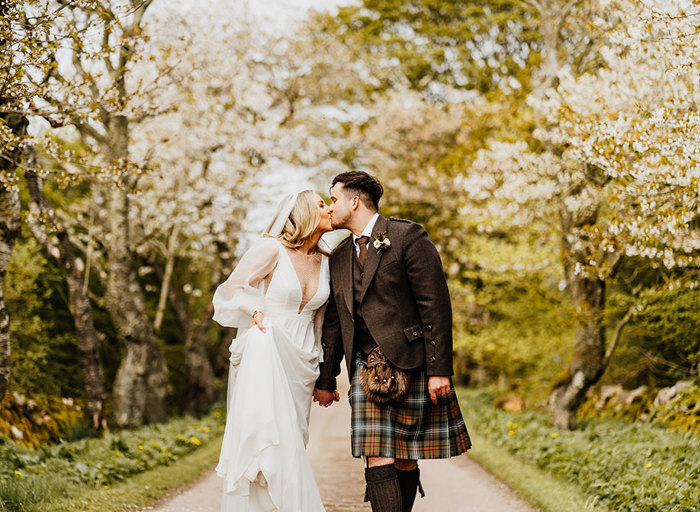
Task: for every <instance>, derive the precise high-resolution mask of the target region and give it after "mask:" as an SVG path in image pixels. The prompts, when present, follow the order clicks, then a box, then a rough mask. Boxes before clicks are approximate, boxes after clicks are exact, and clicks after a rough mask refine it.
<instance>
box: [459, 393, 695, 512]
mask: <svg viewBox="0 0 700 512" xmlns="http://www.w3.org/2000/svg"><path fill="white" fill-rule="evenodd" d="M458 396H459V400H460V403H461V405H462V412H463V413H464V415H465V420H466V422H467V426H468V427H469V429H470V431H471V432H475V433H478V435H479V436H482V437H484V438H485V439H486V440H487V441H488V443H489V444H493V445H495V446H498V447H502V448H505V449H507V450H508V452H509V453H511V454H512V455H513V456H515V457H516V458H517V459H519V460H522V461H525V462H528V463H531V464H533V465H535V466H536V467H537V468H539V469H540V470H543V471H546V472H548V473H549V474H551V475H552V476H554V477H556V478H558V479H561V480H565V481H569V482H575V483H576V485H577V486H579V487H580V488H581V489H582V490H583V491H584V492H585V493H586V494H588V495H589V496H591V497H592V498H594V499H595V500H596V501H598V502H599V503H601V504H602V505H604V506H607V507H609V508H610V509H611V510H626V511H629V512H642V511H645V512H646V511H649V510H667V511H676V512H691V511H695V510H697V504H698V503H700V487H698V485H697V482H698V479H700V451H698V450H697V442H698V439H697V435H696V434H691V433H681V432H672V431H670V430H668V429H666V428H663V427H661V426H659V425H649V424H643V423H627V422H623V421H597V420H586V421H582V422H581V426H580V427H581V428H579V429H578V430H576V431H560V430H557V429H554V428H552V427H550V426H549V424H548V422H547V418H546V415H544V414H542V413H537V412H526V413H520V414H515V413H509V412H505V411H501V410H498V409H495V408H494V407H493V406H492V403H493V401H494V399H495V398H496V394H495V393H493V392H492V391H489V390H483V389H482V390H467V389H460V390H458Z"/></svg>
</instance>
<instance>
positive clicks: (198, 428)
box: [194, 425, 202, 430]
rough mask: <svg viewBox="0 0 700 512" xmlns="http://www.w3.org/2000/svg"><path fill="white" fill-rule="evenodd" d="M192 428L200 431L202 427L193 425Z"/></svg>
mask: <svg viewBox="0 0 700 512" xmlns="http://www.w3.org/2000/svg"><path fill="white" fill-rule="evenodd" d="M194 428H195V429H197V430H202V426H201V425H195V426H194Z"/></svg>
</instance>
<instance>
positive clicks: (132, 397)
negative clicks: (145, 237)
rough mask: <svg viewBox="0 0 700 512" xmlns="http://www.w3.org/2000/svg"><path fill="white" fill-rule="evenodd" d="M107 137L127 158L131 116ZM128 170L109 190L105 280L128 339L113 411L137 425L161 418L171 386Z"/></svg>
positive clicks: (114, 154)
mask: <svg viewBox="0 0 700 512" xmlns="http://www.w3.org/2000/svg"><path fill="white" fill-rule="evenodd" d="M106 127H107V133H108V134H109V137H108V143H107V145H106V146H105V147H104V148H103V151H104V154H105V155H106V156H107V157H108V160H109V161H110V163H113V164H119V163H120V162H123V161H124V160H125V159H127V158H128V154H129V151H128V147H129V122H128V120H127V118H126V117H124V116H122V115H117V116H114V117H112V118H110V119H109V121H108V122H107V124H106ZM131 187H132V183H131V181H130V179H129V173H128V172H127V171H123V175H122V180H121V183H120V185H119V186H112V187H111V188H109V190H106V191H105V194H104V197H105V198H106V207H107V228H108V229H107V232H108V233H109V235H108V236H107V237H106V240H105V252H106V255H107V283H106V284H107V286H106V288H107V289H106V294H105V307H106V308H107V310H108V311H109V314H110V316H111V318H112V321H113V322H114V325H115V327H116V329H117V333H118V335H119V338H120V340H121V341H122V342H123V343H124V357H123V358H122V361H121V363H120V365H119V369H118V370H117V376H116V378H115V381H114V389H113V391H112V398H113V402H114V404H113V415H114V421H115V423H116V424H117V425H118V426H120V427H136V426H140V425H143V424H145V423H151V422H156V421H162V420H164V419H165V416H166V409H165V398H166V396H167V394H168V392H169V383H168V368H167V366H166V364H165V356H164V353H163V349H162V347H161V345H160V342H159V341H158V339H157V338H156V333H155V329H154V328H153V322H152V321H151V319H150V317H149V316H148V311H147V308H146V298H145V296H144V294H143V291H142V290H141V285H140V284H139V282H138V279H137V275H136V271H135V262H134V257H133V254H132V252H131V240H130V230H129V191H130V190H131Z"/></svg>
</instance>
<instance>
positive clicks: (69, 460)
mask: <svg viewBox="0 0 700 512" xmlns="http://www.w3.org/2000/svg"><path fill="white" fill-rule="evenodd" d="M224 418H225V415H224V412H223V409H222V408H220V407H217V408H215V409H213V410H212V412H211V413H209V414H208V415H207V416H205V417H203V418H201V419H194V418H190V417H186V418H177V419H174V420H171V421H169V422H167V423H163V424H154V425H150V426H148V427H143V428H140V429H137V430H133V431H121V432H116V433H110V434H107V435H106V436H105V437H104V438H102V439H83V440H80V441H76V442H72V443H61V444H58V445H54V446H45V447H42V448H41V449H38V450H29V449H26V448H22V447H20V446H18V445H17V444H15V443H13V442H12V441H10V440H9V439H7V438H2V437H0V503H2V504H4V507H5V508H4V509H3V508H0V510H6V511H22V510H25V509H26V508H29V507H30V506H31V507H33V509H41V503H44V502H49V501H51V500H54V499H56V498H58V497H62V496H66V495H67V494H68V493H69V492H71V491H72V490H74V487H76V486H78V487H80V486H82V487H83V488H89V487H93V488H95V487H100V486H102V487H105V486H106V487H109V486H110V485H111V484H113V483H115V482H118V481H121V480H125V479H127V478H128V477H130V476H132V475H135V474H137V473H141V472H143V471H146V470H148V469H151V468H154V467H157V466H162V465H169V464H172V463H174V462H175V461H177V460H178V459H179V458H180V457H182V456H183V455H185V454H187V453H189V452H191V451H193V450H195V449H197V448H198V447H199V446H201V445H203V444H206V443H207V442H209V441H211V440H213V439H217V438H218V437H219V436H220V435H221V434H222V432H223V429H224ZM54 480H55V481H54ZM37 507H38V508H37Z"/></svg>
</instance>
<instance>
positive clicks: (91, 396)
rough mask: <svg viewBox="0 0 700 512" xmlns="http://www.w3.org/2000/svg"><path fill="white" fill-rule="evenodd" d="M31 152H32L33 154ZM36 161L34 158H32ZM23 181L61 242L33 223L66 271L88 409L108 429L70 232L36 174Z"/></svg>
mask: <svg viewBox="0 0 700 512" xmlns="http://www.w3.org/2000/svg"><path fill="white" fill-rule="evenodd" d="M30 151H31V150H30ZM32 158H33V157H32ZM24 179H25V181H26V183H27V188H28V190H29V197H30V201H31V205H30V209H31V210H32V213H37V214H41V215H43V216H45V217H47V218H48V220H49V222H50V223H51V227H52V230H53V232H54V233H55V234H56V237H57V238H58V246H57V247H55V246H53V244H52V243H51V241H50V240H49V237H48V236H47V235H46V233H45V232H44V230H43V229H42V227H41V226H40V225H39V224H38V223H37V222H31V223H30V224H31V228H32V231H33V232H34V236H35V237H36V238H37V239H38V240H39V241H40V242H41V243H42V244H43V245H44V247H45V248H46V249H47V251H48V252H49V253H50V254H52V255H55V256H56V257H57V258H58V259H59V261H60V262H61V263H62V264H63V267H64V268H65V269H66V282H67V284H68V300H69V303H70V310H71V312H72V314H73V321H74V323H75V330H76V334H77V337H78V353H79V354H80V365H81V367H82V369H83V375H84V378H85V405H86V409H87V413H88V415H89V416H90V418H91V420H92V426H93V428H94V429H95V430H104V429H106V427H107V424H106V421H105V418H104V400H105V396H106V393H105V388H104V381H103V372H102V362H101V360H100V340H99V338H98V336H97V331H96V330H95V323H94V321H93V315H92V305H91V304H90V299H89V298H88V295H87V290H86V289H85V288H84V287H83V278H84V276H83V272H82V271H81V270H80V268H79V267H78V266H77V265H76V259H75V257H74V256H73V249H72V246H71V242H70V238H69V236H68V232H67V231H66V230H65V228H64V227H63V226H62V225H61V224H60V223H59V222H58V220H57V219H56V218H55V216H54V213H53V210H52V209H51V207H50V206H49V204H48V202H47V200H46V197H45V196H44V193H43V190H42V185H41V183H40V181H39V177H38V176H37V174H36V172H35V171H34V170H26V171H25V172H24Z"/></svg>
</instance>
